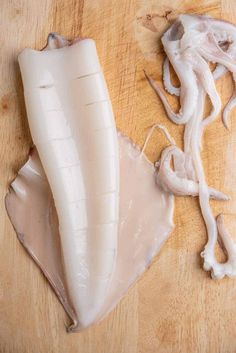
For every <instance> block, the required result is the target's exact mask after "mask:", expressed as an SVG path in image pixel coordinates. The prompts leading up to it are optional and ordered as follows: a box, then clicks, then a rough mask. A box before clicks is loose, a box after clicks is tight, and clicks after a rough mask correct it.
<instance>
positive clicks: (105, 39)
mask: <svg viewBox="0 0 236 353" xmlns="http://www.w3.org/2000/svg"><path fill="white" fill-rule="evenodd" d="M196 3H197V5H194V2H193V1H191V0H184V1H183V0H172V1H171V2H170V1H167V0H159V1H157V0H155V1H145V0H142V1H135V0H120V1H116V0H96V1H94V0H84V1H83V0H80V1H78V0H67V1H64V0H57V1H56V0H40V1H38V0H31V1H27V0H0V5H1V11H0V26H1V30H0V43H1V55H0V75H1V80H0V82H1V86H0V161H1V168H0V170H1V172H0V195H1V203H0V249H1V256H0V352H1V353H13V352H14V353H18V352H21V353H28V352H30V353H34V352H35V353H36V352H37V353H38V352H40V353H41V352H42V353H44V352H52V353H55V352H57V353H62V352H63V353H64V352H67V353H72V352H73V353H95V352H96V353H111V352H112V353H123V352H124V353H177V352H181V353H195V352H196V353H197V352H199V353H234V352H236V305H235V303H236V280H235V279H224V280H222V281H220V282H217V281H212V280H211V279H210V278H209V276H208V274H206V273H204V272H203V271H202V270H201V261H200V256H199V253H200V251H201V249H202V248H203V246H204V243H205V242H206V231H205V227H204V224H203V221H202V218H201V215H200V211H199V206H198V201H197V200H196V199H191V198H178V199H176V211H175V223H176V228H175V231H174V232H173V234H172V235H171V237H170V239H169V241H168V242H167V244H166V245H165V246H164V248H163V249H162V251H161V253H160V254H159V256H158V257H157V258H156V259H155V261H154V263H153V265H152V266H151V268H150V270H148V271H147V272H146V274H145V275H144V276H143V277H142V279H141V280H140V281H139V282H138V284H136V285H135V286H134V287H133V288H132V289H131V290H130V291H129V293H128V294H127V295H126V297H125V298H124V299H123V300H122V302H121V303H120V304H119V306H118V307H117V308H116V309H115V310H114V311H113V312H112V313H111V314H110V315H109V316H108V317H107V318H106V319H105V320H104V321H103V322H102V323H100V324H99V325H97V326H95V327H92V328H90V329H88V330H87V331H85V332H83V333H81V334H74V335H68V334H67V333H66V331H65V325H66V324H68V319H67V317H66V315H65V313H64V312H63V309H62V308H61V306H60V304H59V302H58V301H57V299H56V297H55V295H54V294H53V292H52V290H51V288H50V287H49V285H48V284H47V282H46V280H45V278H44V277H43V275H42V274H41V272H40V271H39V270H38V269H37V268H36V266H35V264H34V263H33V261H30V259H29V257H28V256H27V254H26V253H25V251H24V250H23V248H22V247H21V245H20V244H19V242H18V241H17V239H16V236H15V233H14V231H13V229H12V226H11V225H10V222H9V220H8V218H7V216H6V212H5V209H4V196H5V193H6V190H7V186H8V184H9V182H10V181H11V180H12V178H13V177H14V176H15V173H16V171H17V169H18V168H19V166H21V165H22V164H23V162H24V161H25V160H26V158H27V153H28V150H29V147H30V145H31V138H30V134H29V129H28V124H27V119H26V114H25V108H24V102H23V96H22V85H21V81H20V75H19V69H18V65H17V61H16V58H17V55H18V54H19V52H20V51H21V50H22V49H23V48H24V47H26V46H29V47H34V48H38V49H39V48H41V47H43V46H44V45H45V40H46V37H47V34H48V33H49V32H50V31H57V32H60V33H62V34H63V35H65V36H68V37H74V36H78V35H84V36H88V37H92V38H94V39H95V40H96V42H97V46H98V52H99V55H100V58H101V62H102V65H103V68H104V72H105V76H106V78H107V82H108V86H109V90H110V94H111V98H112V102H113V106H114V111H115V115H116V121H117V126H118V127H119V128H120V129H121V130H122V131H123V132H125V133H126V134H127V135H128V136H130V137H131V138H132V139H133V140H134V141H135V142H136V143H138V144H139V145H142V144H143V141H144V139H145V135H146V133H147V127H149V126H151V125H152V124H153V123H155V122H161V123H163V124H165V125H166V126H167V127H168V129H169V130H170V132H171V134H172V135H173V136H174V137H175V138H176V140H177V141H178V143H179V144H180V145H181V143H182V133H183V128H182V127H176V126H175V125H173V124H171V123H170V122H169V121H168V120H167V118H166V115H165V113H164V110H163V108H162V106H161V103H160V102H159V101H158V99H157V98H156V96H155V95H154V93H153V92H152V90H151V89H150V87H149V86H148V84H147V82H146V81H145V79H144V76H143V68H146V70H147V71H148V72H149V73H151V74H153V75H154V76H155V77H156V78H157V79H160V78H161V65H162V60H163V53H162V49H161V46H160V43H159V42H158V40H159V38H160V36H161V34H162V33H163V31H164V30H165V28H167V26H168V25H169V22H170V21H171V20H172V19H174V18H175V17H176V16H177V15H178V14H179V13H185V12H189V13H207V14H209V15H212V16H216V17H222V18H224V19H227V20H230V21H233V22H235V23H236V3H235V1H234V0H222V1H220V0H214V1H213V0H204V1H198V2H196ZM147 14H149V15H151V18H152V19H153V23H154V25H153V23H152V24H151V23H150V22H148V21H150V20H149V18H150V16H149V17H145V16H146V15H147ZM148 28H151V30H150V29H148ZM218 89H219V91H220V92H221V95H222V98H223V101H224V102H226V100H227V98H228V97H229V95H230V93H231V91H232V82H231V79H230V77H229V75H226V77H225V78H223V79H222V80H221V81H220V82H219V83H218ZM173 104H174V105H175V104H176V102H175V101H174V100H173ZM234 118H235V113H233V114H232V119H231V131H230V132H228V131H226V130H225V129H224V128H223V125H222V123H221V121H220V119H218V120H217V121H216V122H214V123H213V124H212V125H211V126H210V127H209V128H208V129H207V131H206V135H205V139H204V142H205V143H204V152H203V159H204V163H205V170H206V175H207V179H208V181H209V184H211V185H212V186H214V187H216V188H219V189H220V190H222V191H225V192H228V193H229V195H230V196H231V201H229V202H227V203H222V202H216V201H214V202H212V207H213V210H214V213H215V214H218V213H219V212H222V211H223V212H226V213H228V214H229V216H228V217H227V224H228V226H229V228H230V229H231V230H232V234H233V233H234V232H235V228H236V227H235V226H236V167H235V151H236V121H235V119H234ZM165 144H166V141H165V139H164V138H163V136H162V135H161V134H160V133H159V132H156V133H155V134H154V136H153V138H152V141H151V142H150V144H149V146H148V150H147V154H148V156H149V158H151V159H152V160H154V159H155V158H157V157H158V155H159V154H160V151H161V149H162V148H163V146H164V145H165Z"/></svg>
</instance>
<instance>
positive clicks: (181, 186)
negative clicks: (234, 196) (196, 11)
mask: <svg viewBox="0 0 236 353" xmlns="http://www.w3.org/2000/svg"><path fill="white" fill-rule="evenodd" d="M162 44H163V47H164V50H165V52H166V55H167V58H166V59H165V62H164V66H163V79H164V86H165V89H166V90H167V91H168V92H169V93H171V94H174V95H176V96H179V97H180V105H181V109H180V111H179V113H175V112H174V111H173V110H172V108H171V107H170V104H169V102H168V100H167V98H166V95H165V93H164V91H163V89H162V88H161V87H160V86H159V85H158V84H157V83H156V82H155V81H154V80H153V78H152V77H150V76H149V75H147V74H146V73H145V74H146V77H147V79H148V81H149V83H150V85H151V86H152V87H153V89H154V90H155V92H156V93H157V94H158V96H159V97H160V99H161V100H162V102H163V105H164V107H165V110H166V113H167V115H168V117H169V119H170V120H171V121H172V122H174V123H176V124H185V132H184V151H181V150H180V149H178V148H177V147H176V146H170V147H168V148H167V149H166V150H164V151H163V153H162V157H161V161H160V162H159V163H158V170H159V171H158V173H157V176H156V179H157V182H158V184H159V185H161V186H162V188H163V189H164V190H166V191H168V190H169V192H170V193H173V194H176V195H192V196H196V195H198V196H199V202H200V207H201V211H202V215H203V218H204V220H205V224H206V228H207V233H208V242H207V244H206V246H205V249H204V251H203V252H202V253H201V256H202V257H203V259H204V264H203V268H204V270H206V271H211V275H212V277H213V278H216V279H217V278H218V279H219V278H223V277H224V276H235V275H236V246H235V245H234V243H233V241H232V239H231V237H230V235H229V233H228V232H227V230H226V228H225V226H224V224H223V216H222V215H221V216H219V217H218V218H217V220H216V219H215V217H214V215H213V213H212V211H211V208H210V204H209V198H210V197H212V198H215V199H221V200H227V199H228V198H227V196H226V195H225V194H223V193H221V192H219V191H217V190H215V189H212V188H209V187H208V185H207V182H206V179H205V175H204V170H203V165H202V161H201V156H200V152H201V148H202V141H201V140H202V135H203V133H204V129H205V128H206V127H207V126H208V125H209V124H210V123H211V122H212V121H213V120H214V119H216V117H217V116H218V115H219V113H220V110H221V99H220V96H219V94H218V92H217V89H216V86H215V80H217V79H219V78H220V77H221V76H222V75H224V74H225V72H227V71H230V72H232V75H233V79H234V81H235V80H236V27H235V26H234V25H232V24H230V23H228V22H225V21H220V20H215V19H212V18H210V17H208V16H197V15H180V16H179V18H178V19H177V20H176V22H175V23H174V24H173V25H172V26H171V27H170V28H169V29H168V30H167V31H166V33H165V34H164V35H163V37H162ZM210 62H213V63H216V64H217V66H216V69H215V70H214V71H213V72H212V71H211V69H210V66H209V63H210ZM170 63H171V65H172V66H173V68H174V70H175V72H176V74H177V76H178V78H179V81H180V87H174V86H173V85H172V82H171V77H170V68H169V65H170ZM207 95H208V96H209V98H210V101H211V103H212V110H211V112H210V114H209V116H207V117H205V118H204V107H205V99H206V96H207ZM235 105H236V90H234V92H233V95H232V97H231V99H230V100H229V102H228V103H227V105H226V107H225V109H224V112H223V123H224V125H225V126H226V127H228V119H229V113H230V111H231V110H232V109H233V108H234V106H235ZM172 158H173V159H174V169H172V168H171V160H172ZM219 239H221V241H220V243H221V245H222V247H224V250H225V251H226V253H227V255H228V260H227V261H226V262H225V263H219V262H218V261H217V259H216V257H215V245H216V242H217V240H219Z"/></svg>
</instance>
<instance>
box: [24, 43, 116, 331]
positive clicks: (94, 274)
mask: <svg viewBox="0 0 236 353" xmlns="http://www.w3.org/2000/svg"><path fill="white" fill-rule="evenodd" d="M51 40H53V39H51ZM49 44H50V36H49ZM63 46H64V45H63ZM48 47H49V48H50V46H48ZM51 47H53V46H51ZM47 49H48V48H47ZM19 63H20V68H21V73H22V78H23V85H24V94H25V102H26V108H27V114H28V120H29V125H30V130H31V134H32V138H33V141H34V143H35V145H36V147H37V149H38V152H39V155H40V158H41V160H42V163H43V166H44V169H45V172H46V175H47V178H48V180H49V184H50V186H51V190H52V194H53V197H54V201H55V206H56V210H57V213H58V218H59V227H60V234H61V245H62V252H63V259H64V269H65V274H66V279H67V286H68V292H69V295H70V297H71V301H72V303H73V307H74V310H75V312H76V316H78V318H79V324H78V325H79V326H80V327H85V326H88V325H89V324H91V323H92V322H93V321H95V319H96V317H97V315H98V314H99V311H100V309H101V306H102V305H103V304H104V300H105V296H106V293H107V290H108V287H109V284H110V281H111V276H112V272H113V269H114V265H115V261H116V250H117V227H118V218H119V215H118V209H119V207H118V205H119V156H118V143H117V132H116V128H115V121H114V116H113V112H112V107H111V103H110V99H109V94H108V90H107V87H106V82H105V80H104V77H103V73H102V71H101V67H100V64H99V59H98V56H97V52H96V46H95V42H94V41H93V40H91V39H84V40H82V41H78V42H76V43H75V44H73V45H71V46H68V45H67V46H65V47H62V48H59V49H52V50H44V51H41V52H38V51H34V50H31V49H25V50H24V51H23V52H22V53H21V54H20V56H19Z"/></svg>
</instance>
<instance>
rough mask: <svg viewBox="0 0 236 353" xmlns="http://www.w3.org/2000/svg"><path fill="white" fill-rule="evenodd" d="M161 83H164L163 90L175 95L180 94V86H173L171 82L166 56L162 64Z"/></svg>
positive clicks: (168, 62)
mask: <svg viewBox="0 0 236 353" xmlns="http://www.w3.org/2000/svg"><path fill="white" fill-rule="evenodd" d="M163 83H164V87H165V90H166V91H167V92H169V93H170V94H172V95H175V96H177V97H178V96H180V87H175V86H173V84H172V82H171V76H170V61H169V59H168V56H167V57H166V58H165V60H164V64H163Z"/></svg>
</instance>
